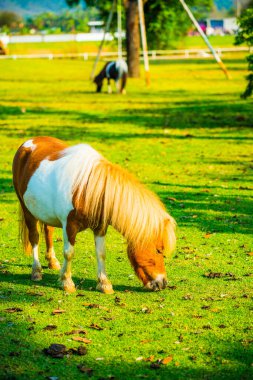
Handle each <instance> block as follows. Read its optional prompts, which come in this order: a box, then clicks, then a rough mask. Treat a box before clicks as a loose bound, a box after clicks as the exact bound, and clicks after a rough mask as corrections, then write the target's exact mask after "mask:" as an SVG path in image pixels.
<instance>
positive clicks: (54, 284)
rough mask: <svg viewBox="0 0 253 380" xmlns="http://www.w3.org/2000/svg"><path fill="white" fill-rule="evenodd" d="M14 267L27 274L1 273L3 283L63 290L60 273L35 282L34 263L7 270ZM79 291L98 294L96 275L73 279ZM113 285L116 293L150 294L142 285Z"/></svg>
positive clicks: (50, 274) (44, 276)
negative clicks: (32, 273) (33, 275)
mask: <svg viewBox="0 0 253 380" xmlns="http://www.w3.org/2000/svg"><path fill="white" fill-rule="evenodd" d="M12 266H16V267H22V268H26V273H23V274H11V273H8V272H9V271H8V269H7V273H6V274H1V273H0V279H1V282H2V283H10V284H19V285H25V286H31V287H33V286H34V285H39V286H40V287H45V289H47V288H52V289H59V290H61V291H62V289H61V285H60V282H59V273H57V272H54V273H43V277H42V280H41V281H39V282H35V281H32V280H31V272H32V262H31V265H24V264H20V265H19V264H8V266H7V268H9V269H10V268H11V267H12ZM43 269H47V267H43ZM72 279H73V281H74V283H75V285H76V289H77V291H78V292H79V291H85V292H97V290H96V286H97V281H96V280H95V273H94V280H93V279H89V278H79V277H76V276H73V277H72ZM112 285H113V289H114V291H116V292H121V293H124V292H125V291H131V292H138V293H149V291H148V290H146V289H145V288H144V287H143V286H142V285H141V283H140V285H139V286H132V285H120V284H118V285H114V284H112Z"/></svg>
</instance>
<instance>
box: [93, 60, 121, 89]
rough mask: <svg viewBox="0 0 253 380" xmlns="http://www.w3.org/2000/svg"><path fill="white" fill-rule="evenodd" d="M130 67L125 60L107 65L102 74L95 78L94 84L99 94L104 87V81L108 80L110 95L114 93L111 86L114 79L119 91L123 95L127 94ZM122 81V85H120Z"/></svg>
mask: <svg viewBox="0 0 253 380" xmlns="http://www.w3.org/2000/svg"><path fill="white" fill-rule="evenodd" d="M127 73H128V67H127V64H126V62H125V61H124V60H123V59H118V60H117V61H115V62H114V61H113V62H108V63H106V64H105V66H104V67H103V69H102V70H101V71H100V73H99V74H98V75H97V76H96V77H95V79H94V83H96V85H97V92H101V90H102V86H103V80H104V79H105V78H107V84H108V94H111V93H112V88H111V85H110V79H114V81H115V83H116V87H117V91H118V92H119V93H121V94H125V93H126V90H125V87H126V81H127ZM119 80H121V83H119Z"/></svg>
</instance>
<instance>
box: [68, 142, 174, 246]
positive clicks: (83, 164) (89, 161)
mask: <svg viewBox="0 0 253 380" xmlns="http://www.w3.org/2000/svg"><path fill="white" fill-rule="evenodd" d="M82 146H83V147H85V149H84V151H83V153H82V154H80V153H81V151H82V149H77V150H76V152H77V153H78V154H77V153H76V154H74V156H76V157H77V159H78V165H76V164H77V162H76V161H75V165H73V166H72V165H71V163H70V162H69V165H71V166H72V167H75V168H76V171H75V172H72V176H73V188H72V192H73V203H74V207H75V208H76V209H77V210H79V211H80V212H82V214H84V215H85V217H86V218H88V222H89V226H90V227H91V228H92V229H97V228H101V227H102V228H106V227H107V226H108V225H109V224H110V225H112V226H113V227H114V228H115V229H116V230H118V231H119V232H120V233H122V235H123V236H125V237H126V239H127V241H128V242H129V243H131V244H132V245H133V246H138V247H143V248H144V247H145V246H149V245H150V244H152V243H154V241H155V242H156V241H157V240H160V241H161V242H163V244H165V245H167V247H166V246H165V247H164V248H165V250H166V248H169V249H168V250H169V251H171V248H172V245H173V244H174V240H173V236H171V237H169V235H170V234H171V231H172V230H173V231H174V220H173V218H171V216H170V215H169V214H168V213H167V212H166V211H165V207H164V205H163V204H162V203H161V201H160V200H159V199H158V197H157V196H156V195H155V194H153V193H152V192H151V191H149V190H148V189H146V188H145V187H144V186H143V185H142V184H141V183H140V182H139V181H138V180H137V179H136V178H135V177H134V176H133V175H131V174H130V173H128V172H127V171H126V170H124V169H122V168H121V167H119V166H118V165H115V164H112V163H110V162H109V161H107V160H106V159H105V158H104V157H102V156H101V155H100V154H99V153H98V152H96V151H95V150H94V149H92V148H91V147H89V146H87V145H82ZM73 148H75V149H76V148H77V146H75V147H73ZM80 148H81V145H80ZM71 149H72V148H68V149H66V151H65V152H66V154H68V153H70V150H71ZM72 153H73V149H72ZM72 159H73V158H71V160H72ZM71 166H70V167H71ZM166 220H167V222H168V223H167V224H170V225H169V226H168V231H165V230H166V223H165V222H166ZM166 232H167V235H168V236H167V238H165V237H164V233H166ZM172 235H173V234H172ZM171 239H172V240H173V241H171Z"/></svg>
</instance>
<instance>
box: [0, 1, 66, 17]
mask: <svg viewBox="0 0 253 380" xmlns="http://www.w3.org/2000/svg"><path fill="white" fill-rule="evenodd" d="M0 9H1V10H9V11H13V12H16V13H18V14H20V15H22V16H28V15H34V14H38V13H43V12H48V11H49V12H55V13H60V12H62V11H63V10H66V9H68V6H67V5H66V2H65V0H57V1H52V0H33V1H32V0H0Z"/></svg>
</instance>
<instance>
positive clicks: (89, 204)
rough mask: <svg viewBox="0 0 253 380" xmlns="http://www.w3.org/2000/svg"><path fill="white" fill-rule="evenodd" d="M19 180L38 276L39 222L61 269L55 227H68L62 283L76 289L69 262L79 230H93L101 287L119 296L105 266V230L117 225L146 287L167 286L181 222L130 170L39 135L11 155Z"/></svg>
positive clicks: (37, 276) (51, 259)
mask: <svg viewBox="0 0 253 380" xmlns="http://www.w3.org/2000/svg"><path fill="white" fill-rule="evenodd" d="M13 183H14V187H15V190H16V193H17V196H18V199H19V202H20V206H21V207H20V210H21V220H20V227H21V230H22V231H23V234H22V235H23V245H24V248H25V249H26V251H27V250H29V248H30V249H32V253H33V266H32V280H34V281H38V280H41V278H42V273H41V272H42V271H41V264H40V261H39V254H38V244H39V231H38V222H41V223H42V225H43V226H44V232H45V237H46V246H47V252H46V259H47V260H48V267H49V268H51V269H59V268H60V264H59V262H58V260H57V258H56V257H55V252H54V248H53V230H54V227H61V228H62V229H63V241H64V251H63V253H64V263H63V267H62V269H61V272H60V280H61V284H62V287H63V289H64V290H65V291H67V292H69V293H70V292H74V291H75V285H74V283H73V281H72V279H71V259H72V257H73V255H74V245H75V239H76V234H77V233H78V232H80V231H83V230H85V229H86V228H91V229H92V231H93V232H94V238H95V247H96V255H97V264H98V273H97V274H98V285H97V289H98V290H100V291H102V292H103V293H113V289H112V285H111V282H110V281H109V280H108V278H107V275H106V271H105V235H106V231H107V228H108V225H112V226H113V227H114V228H115V229H116V230H118V231H119V232H120V233H121V234H122V235H123V236H125V238H126V240H127V243H128V248H127V252H128V257H129V260H130V262H131V264H132V266H133V267H134V270H135V272H136V274H137V276H138V277H139V278H140V280H141V281H142V282H143V284H144V286H145V287H146V288H147V289H150V290H159V289H162V288H165V286H166V284H167V281H166V272H165V266H164V255H165V254H169V253H171V252H172V251H173V249H174V246H175V240H176V238H175V232H174V229H175V222H174V220H173V218H172V217H171V216H170V215H169V214H168V213H167V212H166V211H165V208H164V206H163V204H162V203H161V202H160V200H159V199H158V198H157V197H156V196H155V195H154V194H153V193H152V192H151V191H149V190H147V189H146V188H145V187H144V186H143V185H141V184H140V183H139V182H138V181H137V180H136V179H135V178H134V177H133V176H132V175H131V174H129V173H128V172H127V171H125V170H124V169H122V168H120V167H119V166H117V165H115V164H112V163H111V162H109V161H107V160H106V159H105V158H104V157H103V156H101V155H100V154H99V153H98V152H97V151H96V150H94V149H93V148H92V147H91V146H89V145H86V144H79V145H75V146H72V147H68V146H67V145H66V144H65V142H63V141H61V140H58V139H55V138H53V137H35V138H33V139H30V140H28V141H26V142H25V143H24V144H23V145H21V146H20V147H19V149H18V151H17V153H16V155H15V157H14V160H13Z"/></svg>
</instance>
